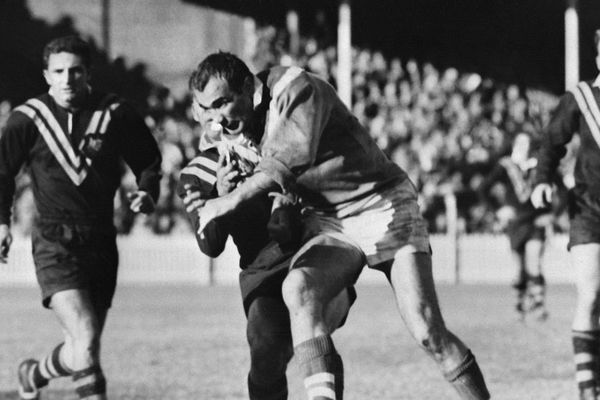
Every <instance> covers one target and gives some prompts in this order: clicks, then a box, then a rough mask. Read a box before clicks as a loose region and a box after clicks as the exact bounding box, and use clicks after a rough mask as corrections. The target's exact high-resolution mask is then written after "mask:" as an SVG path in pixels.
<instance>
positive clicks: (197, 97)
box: [192, 77, 253, 136]
mask: <svg viewBox="0 0 600 400" xmlns="http://www.w3.org/2000/svg"><path fill="white" fill-rule="evenodd" d="M193 96H194V99H193V105H192V107H193V111H194V117H195V118H196V120H197V121H198V122H199V123H200V124H201V125H202V126H203V127H204V128H205V131H206V132H209V134H210V132H220V131H221V130H222V132H223V133H224V134H226V135H232V136H237V135H239V134H241V133H242V132H244V130H245V129H246V128H248V127H249V124H250V120H251V118H252V113H253V105H252V95H251V94H249V93H246V92H245V91H244V92H243V93H236V92H235V91H234V90H232V89H231V88H230V87H229V84H228V83H227V81H225V80H224V79H222V78H219V77H213V78H210V80H209V81H208V83H207V84H206V86H205V87H204V89H203V90H202V91H200V90H194V95H193Z"/></svg>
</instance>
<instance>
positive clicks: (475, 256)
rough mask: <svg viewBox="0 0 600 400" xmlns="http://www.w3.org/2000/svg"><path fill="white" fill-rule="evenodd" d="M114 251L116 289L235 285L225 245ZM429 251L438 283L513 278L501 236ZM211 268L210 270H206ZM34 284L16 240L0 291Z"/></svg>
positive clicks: (163, 242)
mask: <svg viewBox="0 0 600 400" xmlns="http://www.w3.org/2000/svg"><path fill="white" fill-rule="evenodd" d="M566 242H567V237H566V236H564V235H557V236H554V237H553V238H552V239H551V240H550V246H549V248H548V251H547V252H546V255H545V257H544V268H545V273H546V277H547V280H548V281H549V282H551V283H562V282H571V281H572V278H571V271H572V269H571V268H570V265H569V258H568V253H567V250H566ZM118 245H119V251H120V269H119V281H120V283H121V284H123V283H124V284H130V283H131V284H152V283H155V284H159V283H160V284H174V283H177V284H183V283H190V284H197V285H209V284H210V283H211V282H213V283H214V284H217V285H231V284H237V279H238V273H239V267H238V255H237V251H236V249H235V247H234V246H233V245H232V244H231V243H229V244H228V246H227V248H226V250H225V251H224V252H223V254H222V255H221V256H219V257H218V258H216V259H214V260H211V259H210V258H209V257H207V256H205V255H203V254H202V253H200V251H199V250H198V248H197V246H196V242H195V240H194V238H193V237H192V235H191V234H190V235H173V236H153V235H135V236H124V237H120V238H119V239H118ZM431 247H432V249H433V272H434V277H435V279H436V281H438V282H445V283H454V282H461V283H508V282H510V281H511V279H512V278H513V276H514V270H515V266H514V265H513V263H512V259H511V256H510V247H509V243H508V239H507V238H506V237H505V236H498V235H465V236H459V237H454V236H451V235H432V236H431ZM455 260H457V262H456V263H455ZM211 263H212V268H209V267H210V266H211ZM211 269H212V271H214V272H213V274H212V275H211V274H210V273H209V271H210V270H211ZM361 283H365V284H377V283H384V277H383V274H381V273H379V272H377V271H374V270H369V269H366V270H365V271H364V272H363V273H362V274H361V277H360V280H359V284H361ZM34 284H35V273H34V266H33V261H32V257H31V244H30V240H29V238H27V237H16V238H15V241H14V243H13V246H12V248H11V251H10V255H9V261H8V264H6V265H4V264H0V286H7V285H11V286H12V285H34Z"/></svg>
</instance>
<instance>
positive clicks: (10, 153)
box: [0, 110, 36, 225]
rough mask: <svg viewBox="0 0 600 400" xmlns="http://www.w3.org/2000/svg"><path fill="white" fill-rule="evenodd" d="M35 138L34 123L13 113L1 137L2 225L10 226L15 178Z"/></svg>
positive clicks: (0, 201) (16, 112) (0, 210)
mask: <svg viewBox="0 0 600 400" xmlns="http://www.w3.org/2000/svg"><path fill="white" fill-rule="evenodd" d="M35 138H36V130H35V126H34V123H33V121H31V120H30V119H29V117H27V116H26V115H24V114H23V113H21V112H19V111H18V110H15V111H13V113H12V114H11V116H10V117H9V118H8V121H7V123H6V126H5V127H4V129H3V130H2V133H1V136H0V224H7V225H10V217H11V207H12V203H13V196H14V193H15V176H16V175H17V174H18V173H19V170H20V169H21V167H22V166H23V164H25V163H26V162H27V158H28V155H29V150H30V149H31V147H32V146H33V144H34V143H35Z"/></svg>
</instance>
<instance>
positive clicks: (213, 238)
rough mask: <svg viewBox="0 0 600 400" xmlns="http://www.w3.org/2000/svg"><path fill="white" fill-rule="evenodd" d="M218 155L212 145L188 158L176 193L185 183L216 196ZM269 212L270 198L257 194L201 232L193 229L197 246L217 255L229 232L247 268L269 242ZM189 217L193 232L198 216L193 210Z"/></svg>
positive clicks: (182, 190)
mask: <svg viewBox="0 0 600 400" xmlns="http://www.w3.org/2000/svg"><path fill="white" fill-rule="evenodd" d="M218 159H219V153H218V151H217V149H216V148H211V149H208V150H206V151H203V152H201V153H200V154H199V155H198V156H197V157H195V158H194V159H193V160H192V161H190V163H189V164H188V165H187V166H186V167H185V168H184V169H183V170H182V171H181V176H180V179H179V184H178V186H177V194H178V195H179V197H181V198H183V197H184V196H185V185H190V186H191V188H192V189H193V190H198V191H199V192H200V193H201V196H202V197H203V198H205V199H211V198H215V197H217V191H216V188H215V182H216V180H217V178H216V170H217V161H218ZM270 215H271V200H270V199H269V198H268V197H267V196H266V195H263V196H260V197H258V198H256V199H254V200H252V201H250V202H248V204H244V205H243V206H242V207H241V208H240V209H239V210H237V211H236V212H235V213H233V214H231V215H227V216H224V217H221V218H218V219H216V220H214V221H211V222H210V223H209V224H208V226H207V227H206V228H205V229H204V231H203V235H202V236H201V235H199V234H198V233H196V240H197V242H198V246H199V247H200V250H201V251H202V252H203V253H205V254H206V255H208V256H211V257H216V256H218V255H219V254H221V252H222V251H223V250H224V248H225V244H226V242H227V239H228V237H229V236H230V235H231V237H232V239H233V241H234V243H235V245H236V247H237V249H238V252H239V254H240V267H242V268H246V267H247V266H248V265H249V264H251V263H252V262H253V261H254V260H255V258H256V257H257V255H258V254H259V252H260V251H261V250H262V249H263V248H264V247H265V246H267V244H268V243H269V242H270V238H269V233H268V230H267V223H268V221H269V218H270ZM189 217H190V221H191V222H192V225H193V227H194V231H195V232H196V231H197V229H198V223H199V221H198V217H197V215H196V214H195V213H192V214H190V215H189ZM273 261H277V260H273Z"/></svg>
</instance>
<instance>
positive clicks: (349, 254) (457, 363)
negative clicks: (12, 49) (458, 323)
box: [191, 53, 489, 400]
mask: <svg viewBox="0 0 600 400" xmlns="http://www.w3.org/2000/svg"><path fill="white" fill-rule="evenodd" d="M191 82H192V88H193V99H194V102H195V104H196V105H197V107H198V108H199V110H200V115H199V119H200V121H201V123H202V124H203V125H204V126H208V124H211V123H218V124H220V125H222V126H223V127H224V129H225V131H226V132H227V133H229V134H236V133H240V132H244V133H247V134H248V135H250V136H251V138H252V139H254V140H255V141H256V142H257V143H260V151H261V156H262V159H261V161H260V162H259V164H258V166H257V168H256V171H255V173H254V174H253V175H252V176H251V177H249V178H248V179H246V180H245V181H244V182H243V183H242V184H241V185H239V186H238V187H237V188H236V189H235V190H233V191H232V192H231V193H229V194H227V195H225V196H221V197H219V198H217V199H211V200H206V201H202V202H198V203H196V204H195V205H194V207H195V208H196V209H197V212H198V214H199V217H200V228H199V229H200V231H202V230H203V229H204V228H205V227H206V226H207V224H209V223H210V222H211V221H213V220H215V219H217V218H219V217H222V216H226V215H229V214H231V213H232V212H234V211H235V210H237V209H238V208H239V207H241V206H242V205H243V204H244V203H246V202H248V201H250V200H251V199H253V198H256V197H259V196H262V195H264V194H265V193H268V192H269V191H273V190H279V191H292V192H294V193H297V194H298V195H299V197H300V199H301V201H302V206H303V228H304V234H305V235H304V236H305V240H306V242H305V243H304V245H303V246H302V248H301V249H300V250H299V251H298V252H297V253H296V255H295V256H294V258H293V259H292V266H291V270H290V272H289V273H288V275H287V277H286V278H285V280H284V282H283V288H282V291H283V298H284V301H285V303H286V305H287V307H288V310H289V311H290V317H291V329H292V339H293V344H294V354H295V357H297V359H298V361H299V363H300V366H301V371H300V372H301V374H302V377H303V379H304V385H305V389H306V393H307V395H308V397H309V398H311V399H319V400H322V399H342V398H343V365H342V359H341V357H340V355H339V354H338V353H337V351H336V349H335V346H334V344H333V340H332V338H331V330H330V329H329V327H328V325H327V323H326V321H325V315H324V312H323V310H324V309H325V308H326V305H327V304H328V303H329V302H330V301H331V300H332V299H334V298H335V297H336V296H337V295H338V294H339V293H340V291H341V290H342V289H343V288H345V287H348V286H350V285H353V284H354V282H356V279H357V278H358V276H359V275H360V272H361V270H362V268H363V266H364V264H365V263H366V264H368V265H369V266H370V267H372V268H376V269H379V270H381V271H383V272H384V273H385V274H386V276H387V278H388V279H389V281H390V283H391V286H392V288H393V289H394V293H395V295H396V300H397V304H398V307H399V310H400V312H401V314H402V317H403V320H404V321H405V322H406V324H407V326H408V328H409V330H410V332H411V334H412V335H413V336H414V337H415V339H416V340H417V343H418V344H419V345H420V346H422V348H423V349H424V350H425V351H427V353H428V354H429V355H431V356H432V358H433V359H434V360H435V361H436V362H437V363H438V365H439V366H440V368H441V369H442V371H443V373H444V375H445V376H446V378H447V379H448V380H449V381H450V382H451V384H452V385H453V386H454V387H455V388H456V389H457V391H458V393H459V394H460V396H461V397H462V398H463V399H488V398H489V394H488V391H487V388H486V385H485V382H484V379H483V376H482V374H481V371H480V369H479V366H478V365H477V362H476V361H475V358H474V356H473V354H472V353H471V352H470V351H469V349H468V348H467V347H466V346H465V345H464V344H463V343H462V342H461V341H460V340H459V339H458V338H457V337H456V336H454V335H453V334H452V333H451V332H450V331H448V330H447V329H446V326H445V324H444V321H443V319H442V316H441V312H440V309H439V306H438V301H437V296H436V293H435V287H434V282H433V276H432V271H431V249H430V247H429V240H428V235H427V229H426V226H425V222H424V220H423V218H422V217H421V215H420V213H419V210H418V206H417V194H416V190H415V188H414V186H413V184H412V183H411V182H410V180H409V179H408V177H407V175H406V173H405V172H404V171H402V169H400V167H398V166H397V165H396V164H394V163H393V162H391V161H390V160H388V159H387V158H386V157H385V155H384V154H383V152H382V151H381V150H380V149H378V148H377V145H376V144H375V142H374V141H373V140H372V138H371V137H370V135H369V134H368V132H367V131H366V130H365V129H364V128H363V127H362V126H361V125H360V123H359V122H358V121H357V119H356V118H355V117H354V116H352V114H351V113H350V111H349V110H348V108H347V107H346V106H345V105H344V104H343V103H342V102H341V100H340V99H339V98H338V96H337V94H336V92H335V89H334V88H333V87H332V86H331V85H329V84H328V83H327V82H325V81H323V80H322V79H320V78H318V77H317V76H315V75H312V74H309V73H307V72H305V71H303V70H301V69H300V68H296V67H289V68H288V67H275V68H272V69H269V70H266V71H263V72H261V73H259V74H258V75H257V76H254V75H252V73H251V72H250V71H249V69H248V67H247V66H246V65H245V64H244V63H243V62H242V61H241V60H240V59H239V58H237V57H236V56H234V55H232V54H229V53H215V54H211V55H209V56H208V57H206V58H205V59H204V60H203V61H202V62H201V63H200V64H199V65H198V68H197V69H196V71H195V72H194V73H193V75H192V78H191Z"/></svg>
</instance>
